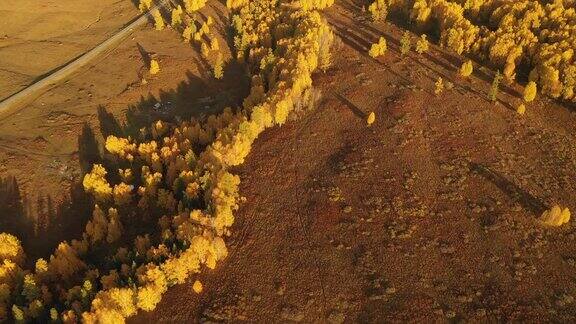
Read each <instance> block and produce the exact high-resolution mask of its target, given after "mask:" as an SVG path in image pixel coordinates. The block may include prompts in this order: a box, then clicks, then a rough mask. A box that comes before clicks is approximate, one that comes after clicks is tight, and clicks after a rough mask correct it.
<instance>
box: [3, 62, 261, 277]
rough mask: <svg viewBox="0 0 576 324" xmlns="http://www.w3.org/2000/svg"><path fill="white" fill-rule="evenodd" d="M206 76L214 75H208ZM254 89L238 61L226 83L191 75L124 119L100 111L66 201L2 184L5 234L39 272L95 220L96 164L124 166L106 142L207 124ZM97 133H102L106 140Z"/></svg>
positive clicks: (81, 144) (124, 113) (84, 135)
mask: <svg viewBox="0 0 576 324" xmlns="http://www.w3.org/2000/svg"><path fill="white" fill-rule="evenodd" d="M201 75H206V76H208V75H210V74H209V73H208V72H207V71H203V73H201ZM249 85H250V82H249V78H248V74H247V72H246V70H245V68H244V67H243V66H242V65H240V64H238V63H236V62H235V61H233V62H231V63H229V64H227V65H226V67H225V72H224V78H223V79H222V80H215V79H214V78H213V77H211V76H210V77H209V78H208V79H205V78H204V79H203V78H201V77H199V76H196V75H194V74H193V73H191V72H190V71H188V72H187V73H186V80H184V81H182V82H180V83H179V84H178V86H177V87H176V88H175V89H171V90H162V91H160V92H159V94H158V95H156V96H154V95H148V96H147V97H141V98H140V100H139V102H138V103H136V104H134V105H130V106H128V107H126V108H125V109H122V110H120V115H119V114H118V112H116V114H114V113H112V112H111V111H108V110H107V108H106V107H105V106H99V107H98V108H97V111H96V114H97V117H98V124H99V125H97V126H98V127H97V128H93V127H94V126H91V125H89V124H88V123H85V124H84V125H83V127H82V131H81V133H80V134H79V136H78V150H77V163H78V166H77V169H78V170H79V172H77V174H76V176H75V177H74V178H73V179H71V180H70V185H69V189H68V192H67V194H66V195H65V196H66V197H64V198H63V197H54V196H53V195H50V194H47V195H44V194H40V195H38V194H36V193H24V192H21V190H20V187H19V184H18V181H17V179H16V178H14V177H9V178H4V179H0V216H1V217H0V232H8V233H12V234H14V235H16V236H17V237H18V238H19V239H20V240H21V242H22V245H23V247H24V249H25V251H26V253H27V256H28V258H27V266H28V267H33V266H34V262H35V260H36V259H37V258H40V257H42V258H49V256H50V254H51V253H53V251H54V249H55V248H56V247H57V246H58V244H59V243H60V242H62V241H70V240H72V239H80V238H81V236H82V233H83V231H84V228H85V225H86V223H87V221H88V220H89V219H90V217H91V215H92V211H93V208H94V201H93V199H92V197H91V196H90V195H88V194H86V193H85V191H84V189H83V186H82V179H83V177H84V175H85V174H86V173H88V172H90V170H91V169H92V167H93V165H94V164H95V163H100V164H103V165H104V166H105V167H106V168H107V169H108V170H114V169H118V163H117V162H116V161H115V160H114V159H112V158H111V157H110V156H109V155H107V154H104V153H102V152H104V151H105V150H104V148H103V145H104V143H103V142H102V140H101V138H106V137H107V136H110V135H116V136H131V137H132V138H133V139H136V140H138V139H140V138H142V137H141V135H142V132H141V129H142V128H147V127H150V126H151V124H152V123H153V122H154V121H156V120H163V121H167V122H178V121H180V120H185V119H189V118H191V117H197V118H203V117H206V116H208V115H211V114H214V113H217V112H219V111H222V110H223V109H224V108H226V107H232V108H234V107H239V106H241V103H242V99H243V98H245V97H246V96H247V95H248V93H249ZM95 129H99V131H100V134H98V133H96V132H95ZM100 135H101V136H100ZM114 177H116V176H115V175H111V177H110V179H109V180H111V182H114V183H116V182H117V180H118V179H115V178H114ZM59 180H60V179H54V181H59ZM56 201H58V202H57V203H56ZM144 226H145V224H134V226H133V227H134V229H133V230H132V229H131V232H138V231H145V230H147V229H149V227H148V228H145V227H144ZM131 227H132V226H131Z"/></svg>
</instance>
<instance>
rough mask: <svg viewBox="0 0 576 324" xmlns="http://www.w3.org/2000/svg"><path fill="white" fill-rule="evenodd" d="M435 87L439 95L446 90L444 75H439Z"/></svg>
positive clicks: (435, 91)
mask: <svg viewBox="0 0 576 324" xmlns="http://www.w3.org/2000/svg"><path fill="white" fill-rule="evenodd" d="M434 87H435V88H434V93H435V94H436V95H439V94H441V93H442V91H444V80H442V77H438V80H436V83H434Z"/></svg>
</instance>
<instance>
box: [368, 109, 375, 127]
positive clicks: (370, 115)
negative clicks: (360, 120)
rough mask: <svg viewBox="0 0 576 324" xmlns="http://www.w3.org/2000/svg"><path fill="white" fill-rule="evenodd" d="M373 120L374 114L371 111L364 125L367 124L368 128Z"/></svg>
mask: <svg viewBox="0 0 576 324" xmlns="http://www.w3.org/2000/svg"><path fill="white" fill-rule="evenodd" d="M375 120H376V114H375V113H374V112H373V111H372V112H370V114H369V115H368V118H366V124H368V126H370V125H372V124H373V123H374V121H375Z"/></svg>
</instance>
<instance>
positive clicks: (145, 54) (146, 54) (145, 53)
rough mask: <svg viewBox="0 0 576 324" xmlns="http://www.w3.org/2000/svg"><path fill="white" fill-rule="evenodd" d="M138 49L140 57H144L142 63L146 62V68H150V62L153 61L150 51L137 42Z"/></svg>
mask: <svg viewBox="0 0 576 324" xmlns="http://www.w3.org/2000/svg"><path fill="white" fill-rule="evenodd" d="M136 47H138V52H140V56H141V57H142V62H144V66H146V67H147V68H148V67H150V62H151V61H152V58H151V55H150V53H149V52H148V51H146V50H145V49H144V47H142V45H140V43H138V42H136Z"/></svg>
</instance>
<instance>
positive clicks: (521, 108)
mask: <svg viewBox="0 0 576 324" xmlns="http://www.w3.org/2000/svg"><path fill="white" fill-rule="evenodd" d="M516 112H517V113H518V114H520V115H524V113H525V112H526V106H525V105H524V104H520V105H519V106H518V108H516Z"/></svg>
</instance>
